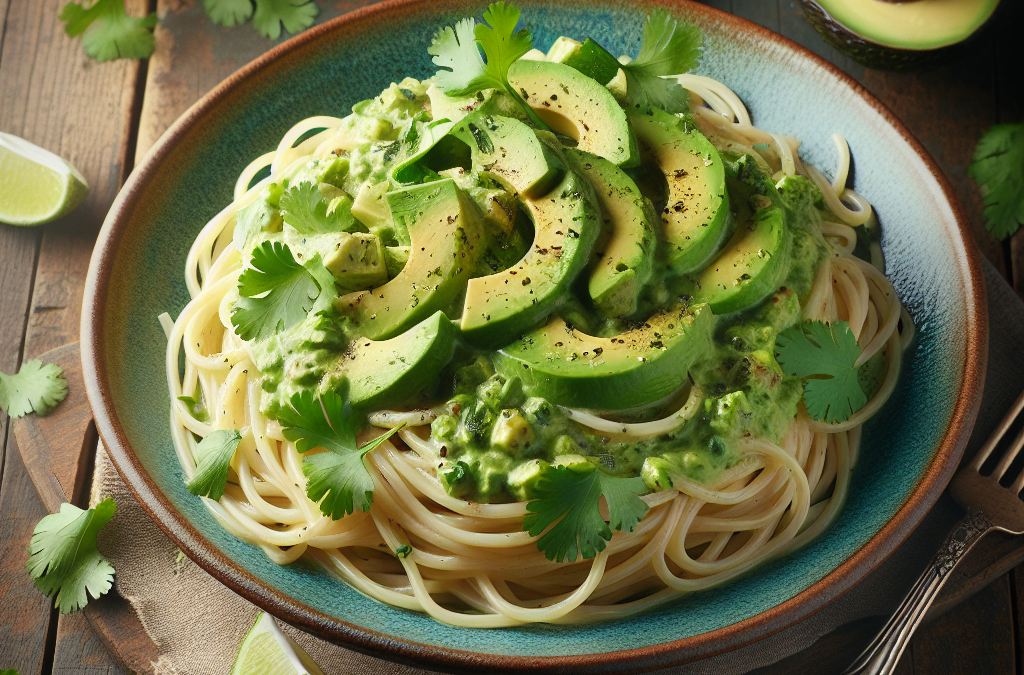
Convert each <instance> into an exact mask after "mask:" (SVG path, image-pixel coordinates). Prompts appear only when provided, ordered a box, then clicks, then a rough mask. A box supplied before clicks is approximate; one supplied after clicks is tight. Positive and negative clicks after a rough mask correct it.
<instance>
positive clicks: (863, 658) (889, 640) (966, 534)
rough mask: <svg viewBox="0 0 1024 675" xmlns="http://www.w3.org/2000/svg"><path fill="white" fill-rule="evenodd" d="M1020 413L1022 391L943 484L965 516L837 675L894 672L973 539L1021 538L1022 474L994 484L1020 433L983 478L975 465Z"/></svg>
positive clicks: (1022, 440) (1016, 449)
mask: <svg viewBox="0 0 1024 675" xmlns="http://www.w3.org/2000/svg"><path fill="white" fill-rule="evenodd" d="M1021 410H1024V393H1022V394H1021V395H1020V398H1018V399H1017V401H1016V402H1015V403H1014V404H1013V407H1012V408H1011V409H1010V412H1009V413H1007V415H1006V417H1004V418H1003V421H1002V422H1000V423H999V426H998V427H997V428H996V430H995V432H994V433H993V434H992V436H991V437H990V438H989V439H988V441H986V442H985V445H984V447H982V448H981V450H979V451H978V454H977V456H976V457H975V458H974V459H973V460H971V463H970V464H968V465H967V466H965V467H961V469H960V470H959V471H957V473H956V475H955V476H953V481H952V482H951V483H950V484H949V491H950V494H951V495H952V496H953V499H955V500H956V501H957V503H959V504H960V506H963V507H964V508H965V509H967V515H966V516H964V517H963V519H962V520H960V522H958V523H957V524H956V525H955V526H954V527H953V531H952V532H950V533H949V536H947V537H946V541H945V542H944V543H943V544H942V547H941V548H940V549H939V551H938V553H936V554H935V557H934V558H933V559H932V562H931V564H930V565H929V566H928V569H926V570H925V571H924V573H923V574H922V575H921V577H920V578H919V579H918V580H917V583H916V584H914V587H913V588H912V589H910V593H908V594H907V597H906V598H904V599H903V603H902V604H901V605H900V606H899V609H897V610H896V613H895V614H893V615H892V618H890V619H889V622H888V623H887V624H885V626H884V627H883V628H882V630H881V631H879V633H878V635H877V636H875V639H874V641H872V643H871V644H870V645H868V648H867V649H865V650H864V653H862V654H861V655H860V656H859V657H857V660H856V661H854V662H853V665H851V666H850V667H849V668H847V669H846V670H844V671H843V675H891V673H893V672H894V671H895V670H896V664H897V663H899V660H900V656H902V655H903V650H904V649H906V647H907V645H908V644H910V638H911V636H913V634H914V631H915V630H917V627H918V626H919V625H920V623H921V620H922V619H923V618H924V615H925V613H926V612H927V611H928V608H929V607H931V605H932V602H934V601H935V598H936V596H938V594H939V591H940V590H941V589H942V586H943V585H944V584H945V583H946V580H947V579H949V573H950V572H952V571H953V568H954V567H956V565H957V563H959V562H960V561H961V560H962V559H963V558H964V556H965V555H966V554H967V552H968V551H970V550H971V548H972V547H973V546H974V545H975V544H976V543H978V540H979V539H981V538H982V537H983V536H985V535H986V534H988V533H989V532H991V531H992V530H1001V531H1003V532H1008V533H1009V534H1024V501H1021V499H1020V497H1019V494H1020V492H1021V490H1022V489H1024V471H1022V472H1021V474H1020V476H1018V477H1017V479H1016V480H1014V481H1013V484H1012V485H1010V487H1003V486H1002V485H1000V483H999V481H1000V479H1002V478H1003V476H1004V475H1005V474H1006V470H1007V469H1008V468H1009V467H1010V464H1012V463H1013V460H1014V459H1015V458H1016V457H1017V455H1018V454H1019V453H1020V451H1021V447H1022V446H1024V429H1022V430H1021V432H1020V434H1018V435H1017V438H1016V439H1015V440H1014V441H1013V444H1012V445H1011V446H1010V447H1009V448H1008V449H1007V451H1006V452H1005V454H1003V455H1002V457H1001V458H1000V460H999V463H998V464H997V465H996V468H995V470H993V471H992V474H991V475H989V476H982V475H981V465H982V464H984V463H985V460H986V459H988V458H989V455H991V454H992V451H993V450H994V449H995V447H996V445H998V444H999V441H1001V440H1002V439H1003V436H1005V435H1006V432H1007V431H1008V430H1009V428H1010V426H1011V425H1012V424H1013V422H1014V421H1015V420H1016V419H1017V417H1018V416H1020V414H1021Z"/></svg>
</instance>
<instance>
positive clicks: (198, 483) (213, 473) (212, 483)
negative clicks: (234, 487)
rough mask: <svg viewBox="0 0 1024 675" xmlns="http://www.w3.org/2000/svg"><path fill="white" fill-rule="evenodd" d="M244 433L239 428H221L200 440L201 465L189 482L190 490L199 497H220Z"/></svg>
mask: <svg viewBox="0 0 1024 675" xmlns="http://www.w3.org/2000/svg"><path fill="white" fill-rule="evenodd" d="M241 442H242V434H240V433H239V432H238V430H237V429H226V430H225V429H219V430H217V431H213V432H211V433H210V434H209V435H207V436H206V438H204V439H203V440H201V441H199V445H198V446H197V447H196V452H197V454H198V457H199V466H198V467H197V468H196V474H195V475H194V476H192V480H190V481H189V482H188V486H187V487H188V491H189V492H191V493H192V494H194V495H196V496H197V497H209V498H210V499H220V498H221V497H223V496H224V487H225V486H226V485H227V483H228V469H229V468H230V467H231V459H232V458H233V457H234V456H235V450H236V449H238V444H239V443H241Z"/></svg>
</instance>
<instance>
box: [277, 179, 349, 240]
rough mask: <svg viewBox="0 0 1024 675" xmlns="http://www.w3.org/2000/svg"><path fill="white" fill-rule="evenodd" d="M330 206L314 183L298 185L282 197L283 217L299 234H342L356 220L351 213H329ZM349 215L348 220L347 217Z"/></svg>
mask: <svg viewBox="0 0 1024 675" xmlns="http://www.w3.org/2000/svg"><path fill="white" fill-rule="evenodd" d="M327 208H328V204H327V201H326V200H324V198H323V195H321V194H320V190H319V188H317V186H316V185H313V184H312V183H308V182H306V183H302V184H300V185H296V186H294V187H292V188H291V189H289V190H288V191H287V192H285V193H284V194H283V195H281V215H282V217H283V218H284V222H286V223H288V224H289V225H291V226H292V228H294V229H295V231H296V232H298V233H299V234H323V233H326V232H342V231H344V230H346V229H348V228H349V227H350V226H351V225H352V223H353V222H354V219H353V218H352V214H351V212H348V211H345V212H342V213H339V212H337V211H335V212H333V213H328V212H327ZM346 215H347V218H345V216H346Z"/></svg>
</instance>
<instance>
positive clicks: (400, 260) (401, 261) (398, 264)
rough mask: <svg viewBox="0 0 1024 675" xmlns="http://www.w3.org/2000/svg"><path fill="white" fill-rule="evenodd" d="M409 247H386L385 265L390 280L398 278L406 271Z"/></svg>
mask: <svg viewBox="0 0 1024 675" xmlns="http://www.w3.org/2000/svg"><path fill="white" fill-rule="evenodd" d="M410 248H411V247H409V246H385V247H384V265H385V266H386V267H387V270H388V278H394V277H396V276H398V273H399V272H401V271H402V270H403V269H405V264H406V263H407V262H409V249H410Z"/></svg>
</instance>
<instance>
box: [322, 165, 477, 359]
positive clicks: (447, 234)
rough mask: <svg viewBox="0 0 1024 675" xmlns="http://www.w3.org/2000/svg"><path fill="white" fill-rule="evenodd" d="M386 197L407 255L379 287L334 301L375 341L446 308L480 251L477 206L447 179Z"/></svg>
mask: <svg viewBox="0 0 1024 675" xmlns="http://www.w3.org/2000/svg"><path fill="white" fill-rule="evenodd" d="M386 202H387V204H388V210H389V211H390V213H391V214H392V217H393V218H394V222H395V230H396V232H401V233H403V238H406V243H408V244H409V246H410V254H409V260H408V261H407V262H406V264H405V266H404V267H403V268H402V271H401V272H399V273H398V274H397V275H396V276H395V277H394V278H393V279H392V280H391V281H389V282H387V283H385V284H383V285H382V286H379V287H378V288H374V289H373V290H370V291H360V292H358V293H349V294H348V295H343V296H341V297H340V298H338V299H337V300H335V301H334V306H335V308H336V309H337V310H338V311H339V312H340V313H342V314H344V315H346V316H348V317H350V318H351V319H352V321H353V323H354V324H355V328H356V330H357V331H358V333H359V334H361V335H364V336H366V337H368V338H370V339H373V340H381V339H385V338H389V337H394V336H396V335H398V334H399V333H402V332H403V331H405V330H407V329H409V328H410V327H411V326H413V325H415V324H417V323H419V322H420V321H422V320H423V319H425V318H426V317H428V316H430V315H432V314H433V313H434V312H437V311H439V310H444V309H447V308H448V306H449V305H451V303H452V301H453V300H454V299H455V298H456V296H458V295H459V294H460V293H461V292H462V289H463V288H464V287H465V284H466V279H468V278H469V275H470V274H471V273H472V271H473V269H474V267H475V263H476V258H477V256H478V255H479V254H480V253H481V250H482V241H481V240H482V236H483V235H482V232H481V227H480V223H479V221H478V216H477V209H476V206H475V205H473V204H472V202H470V201H469V199H468V198H467V197H466V194H465V193H464V192H463V191H462V190H460V189H459V188H458V187H457V186H456V185H455V182H454V181H453V180H451V179H450V178H448V179H445V180H439V181H434V182H431V183H425V184H423V185H415V186H412V187H409V188H405V189H403V190H396V191H394V192H390V193H388V194H387V199H386Z"/></svg>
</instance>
